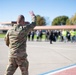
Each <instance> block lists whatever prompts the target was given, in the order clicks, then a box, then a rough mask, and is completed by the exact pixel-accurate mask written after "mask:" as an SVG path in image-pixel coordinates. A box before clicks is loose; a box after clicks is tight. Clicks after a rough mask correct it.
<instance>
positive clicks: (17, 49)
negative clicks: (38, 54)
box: [4, 11, 36, 75]
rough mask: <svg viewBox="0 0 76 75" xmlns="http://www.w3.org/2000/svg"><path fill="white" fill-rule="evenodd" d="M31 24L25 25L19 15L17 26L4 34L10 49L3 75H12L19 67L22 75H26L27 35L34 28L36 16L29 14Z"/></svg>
mask: <svg viewBox="0 0 76 75" xmlns="http://www.w3.org/2000/svg"><path fill="white" fill-rule="evenodd" d="M30 15H31V17H32V23H31V24H29V25H26V24H25V17H24V16H23V15H19V16H18V19H17V24H16V25H14V27H13V28H12V29H10V30H8V32H7V33H6V36H5V42H6V45H7V46H8V47H9V48H10V57H9V64H8V66H7V69H6V72H5V74H4V75H13V74H14V73H15V71H16V69H17V68H18V67H19V68H20V70H21V73H22V75H28V66H29V62H28V60H27V53H26V40H27V35H28V33H29V32H30V31H31V30H33V28H34V27H35V26H36V16H35V14H34V12H33V11H31V12H30Z"/></svg>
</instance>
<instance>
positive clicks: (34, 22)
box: [26, 11, 36, 32]
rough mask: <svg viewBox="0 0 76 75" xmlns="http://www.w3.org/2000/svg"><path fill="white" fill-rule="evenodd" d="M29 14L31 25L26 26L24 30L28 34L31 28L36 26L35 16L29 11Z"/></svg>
mask: <svg viewBox="0 0 76 75" xmlns="http://www.w3.org/2000/svg"><path fill="white" fill-rule="evenodd" d="M29 13H30V16H31V18H32V22H31V24H29V25H27V26H26V29H27V31H28V32H29V31H31V30H33V28H34V27H35V26H36V16H35V14H34V12H33V11H30V12H29Z"/></svg>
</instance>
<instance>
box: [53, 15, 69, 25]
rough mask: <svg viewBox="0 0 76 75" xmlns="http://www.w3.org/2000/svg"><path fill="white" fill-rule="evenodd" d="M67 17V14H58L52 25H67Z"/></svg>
mask: <svg viewBox="0 0 76 75" xmlns="http://www.w3.org/2000/svg"><path fill="white" fill-rule="evenodd" d="M67 19H68V17H67V16H58V17H56V18H55V19H54V20H53V21H52V25H66V21H67Z"/></svg>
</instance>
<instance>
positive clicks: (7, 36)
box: [4, 31, 9, 46]
mask: <svg viewBox="0 0 76 75" xmlns="http://www.w3.org/2000/svg"><path fill="white" fill-rule="evenodd" d="M4 40H5V43H6V45H7V46H9V33H8V31H7V33H6V35H5V38H4Z"/></svg>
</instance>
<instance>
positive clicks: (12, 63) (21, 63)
mask: <svg viewBox="0 0 76 75" xmlns="http://www.w3.org/2000/svg"><path fill="white" fill-rule="evenodd" d="M28 64H29V63H28V61H27V59H26V58H10V59H9V65H8V66H7V70H6V73H5V75H13V74H14V72H15V70H16V69H17V68H18V67H19V68H20V69H21V73H22V75H28Z"/></svg>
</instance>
